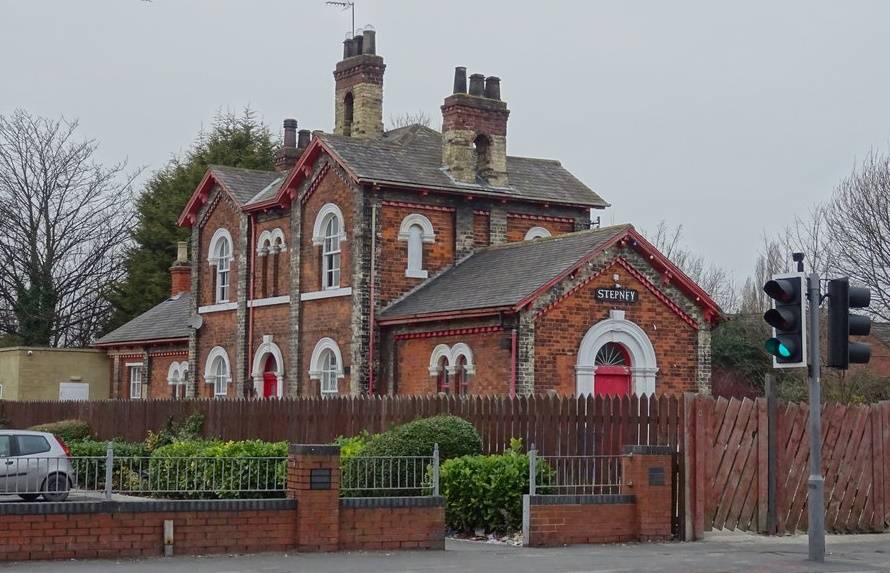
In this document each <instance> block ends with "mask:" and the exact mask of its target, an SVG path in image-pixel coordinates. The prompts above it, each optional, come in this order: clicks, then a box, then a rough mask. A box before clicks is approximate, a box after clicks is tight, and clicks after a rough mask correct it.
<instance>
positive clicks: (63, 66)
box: [0, 0, 890, 280]
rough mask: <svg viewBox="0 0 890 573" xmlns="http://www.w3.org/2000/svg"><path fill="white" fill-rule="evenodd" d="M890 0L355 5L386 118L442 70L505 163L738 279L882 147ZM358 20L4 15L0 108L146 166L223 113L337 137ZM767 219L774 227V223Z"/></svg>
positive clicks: (211, 4) (308, 3)
mask: <svg viewBox="0 0 890 573" xmlns="http://www.w3.org/2000/svg"><path fill="white" fill-rule="evenodd" d="M888 22H890V2H880V1H874V2H864V1H858V2H821V1H820V2H816V1H809V0H808V1H800V2H754V1H747V2H733V3H729V2H716V1H713V0H701V1H696V2H677V1H672V2H661V1H659V2H627V1H623V0H622V1H619V0H614V1H611V2H604V1H603V2H592V1H585V2H581V1H578V2H560V1H555V0H554V1H550V2H540V1H519V0H512V1H506V0H505V1H500V2H496V1H488V0H484V1H483V0H439V1H436V2H432V1H420V0H378V1H373V0H357V6H356V25H357V26H361V25H364V24H372V25H374V26H375V28H376V29H377V36H378V38H377V48H378V53H379V54H381V55H382V56H383V57H384V58H385V61H386V64H387V69H386V76H385V81H384V92H385V96H384V118H385V119H386V120H387V122H388V120H389V118H390V117H394V116H399V115H401V114H403V113H405V112H416V111H418V110H422V111H424V112H426V113H427V115H429V116H430V117H431V118H432V120H433V122H432V123H433V126H434V127H437V128H438V127H439V126H440V125H441V114H440V111H439V105H441V103H442V100H443V98H444V97H445V96H447V95H448V94H449V92H450V88H451V82H452V73H453V68H454V66H458V65H463V66H466V67H467V70H468V73H483V74H486V75H497V76H500V77H501V78H502V96H503V98H504V99H505V100H506V101H507V103H508V105H509V108H510V110H511V114H510V121H509V128H508V140H507V145H508V152H509V153H510V154H511V155H523V156H532V157H546V158H554V159H559V160H560V161H562V163H563V165H564V166H566V167H567V168H568V169H569V170H570V171H572V172H573V173H574V174H575V175H576V176H578V177H579V178H580V179H581V180H582V181H584V182H585V183H586V184H588V185H589V186H590V187H592V188H593V189H595V190H596V191H597V192H598V193H599V194H600V195H602V196H603V197H604V198H605V199H606V200H608V201H609V202H611V203H612V205H613V206H612V207H611V208H609V209H607V210H606V211H605V212H603V213H602V217H603V222H604V223H607V224H608V223H613V222H614V223H623V222H631V223H633V224H634V225H636V226H637V228H642V229H644V230H646V229H654V227H655V226H656V225H657V223H658V221H660V220H662V219H665V220H667V221H668V222H669V223H670V224H672V225H678V224H679V225H683V227H684V229H685V236H686V240H687V243H688V245H689V246H690V247H691V248H692V249H693V250H695V251H696V252H698V253H700V254H702V255H704V256H705V257H706V258H708V259H709V260H713V261H717V262H719V263H721V264H723V265H724V266H726V267H728V268H730V269H731V270H733V272H734V274H735V276H736V278H737V279H739V280H741V279H743V278H744V277H745V276H746V275H747V274H748V273H749V271H750V269H751V267H752V263H753V260H754V258H755V256H756V250H757V247H758V242H759V239H760V237H761V236H762V234H763V233H764V232H776V231H778V230H780V229H781V228H782V227H783V226H784V224H785V222H786V221H785V219H784V218H783V215H782V213H780V212H778V211H776V210H774V209H773V205H775V204H776V203H775V201H776V198H777V197H779V196H781V197H782V201H783V202H787V203H788V204H790V205H793V206H794V207H795V208H797V209H799V210H801V211H805V210H806V209H808V207H809V206H810V205H811V204H813V203H814V202H816V201H820V200H824V199H825V198H827V197H828V196H829V195H830V193H831V190H832V188H833V187H834V185H835V184H836V183H837V182H838V180H839V179H840V178H842V177H843V176H844V175H846V174H848V173H849V172H850V170H851V168H852V166H853V165H854V163H855V162H856V161H857V160H861V159H862V158H863V156H865V155H866V154H867V153H868V152H869V150H871V149H879V150H886V149H887V148H888V142H890V113H888V108H890V106H888V104H890V93H888V92H890V74H888V55H890V33H888ZM350 25H351V24H350V17H349V12H348V11H347V12H343V11H341V10H340V9H338V8H334V7H329V6H325V3H324V1H323V0H280V1H271V0H269V1H251V2H248V1H246V0H243V1H234V0H232V1H222V0H203V1H199V0H153V1H151V2H146V1H141V0H104V1H99V0H95V1H90V0H58V1H53V2H50V1H40V0H28V1H25V0H0V63H2V67H0V70H2V77H0V113H8V112H10V111H11V110H13V109H15V108H17V107H22V108H25V109H27V110H29V111H30V112H33V113H37V114H41V115H48V116H59V115H64V116H65V117H68V118H79V119H80V121H81V134H82V135H83V136H88V137H92V138H96V139H98V140H100V141H101V144H102V159H103V160H108V161H112V160H117V159H123V158H126V159H128V160H129V162H130V165H132V166H145V167H146V168H147V169H148V170H149V171H150V170H154V169H157V168H159V167H161V166H162V165H163V164H164V163H165V162H166V161H167V160H168V159H169V158H170V156H171V154H173V153H179V152H181V151H183V150H184V149H186V148H187V147H188V146H189V144H190V143H191V142H192V141H193V140H194V138H195V136H196V134H197V133H198V131H199V129H200V128H201V126H202V125H207V124H208V123H209V122H210V121H211V120H212V118H213V116H214V114H215V113H216V111H217V110H218V109H220V108H223V109H234V110H238V109H240V108H243V107H244V106H246V105H250V106H251V107H252V108H253V109H254V110H256V111H257V112H258V114H259V115H260V116H261V117H262V118H263V119H264V120H265V121H266V122H267V123H268V124H270V125H271V126H272V128H273V130H274V131H275V132H276V133H279V132H280V126H281V120H282V119H283V118H285V117H295V118H297V119H298V121H299V123H300V127H301V128H308V129H322V130H325V131H330V130H331V129H332V125H333V87H334V83H333V78H332V74H331V72H332V71H333V68H334V64H335V63H336V62H337V60H338V59H340V56H341V54H342V40H343V38H344V35H345V33H346V32H347V31H348V30H349V28H350ZM771 211H772V212H771Z"/></svg>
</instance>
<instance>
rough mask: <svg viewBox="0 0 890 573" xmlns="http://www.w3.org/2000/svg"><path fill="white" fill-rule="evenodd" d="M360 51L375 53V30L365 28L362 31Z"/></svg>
mask: <svg viewBox="0 0 890 573" xmlns="http://www.w3.org/2000/svg"><path fill="white" fill-rule="evenodd" d="M362 53H364V54H376V53H377V32H375V31H374V29H373V28H365V31H364V32H362Z"/></svg>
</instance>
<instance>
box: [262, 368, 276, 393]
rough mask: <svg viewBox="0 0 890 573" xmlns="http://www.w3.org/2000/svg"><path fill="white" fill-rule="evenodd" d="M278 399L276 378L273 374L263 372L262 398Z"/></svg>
mask: <svg viewBox="0 0 890 573" xmlns="http://www.w3.org/2000/svg"><path fill="white" fill-rule="evenodd" d="M277 397H278V377H277V376H275V373H274V372H263V398H277Z"/></svg>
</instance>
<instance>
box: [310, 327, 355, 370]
mask: <svg viewBox="0 0 890 573" xmlns="http://www.w3.org/2000/svg"><path fill="white" fill-rule="evenodd" d="M325 350H330V351H331V352H333V353H334V356H335V357H336V358H337V378H343V377H344V376H346V375H345V374H344V373H343V357H342V356H341V355H340V347H339V346H337V343H336V342H335V341H334V340H333V339H331V338H328V337H325V338H322V339H321V340H319V341H318V342H317V343H316V344H315V348H313V349H312V357H311V358H310V359H309V378H310V379H312V380H320V379H321V374H322V364H321V357H322V355H323V354H324V351H325Z"/></svg>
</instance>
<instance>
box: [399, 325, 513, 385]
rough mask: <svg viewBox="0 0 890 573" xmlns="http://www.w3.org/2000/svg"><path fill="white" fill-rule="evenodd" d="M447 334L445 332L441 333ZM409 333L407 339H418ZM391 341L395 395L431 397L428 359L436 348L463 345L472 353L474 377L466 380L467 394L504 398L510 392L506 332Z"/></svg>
mask: <svg viewBox="0 0 890 573" xmlns="http://www.w3.org/2000/svg"><path fill="white" fill-rule="evenodd" d="M444 332H445V333H447V331H444ZM434 333H435V332H434ZM420 334H421V333H413V334H412V335H409V336H419V335H420ZM435 334H436V335H435V336H423V337H418V338H402V339H396V341H395V352H396V356H395V364H394V370H395V384H396V386H395V387H396V393H398V394H434V393H436V391H437V388H436V377H435V376H431V375H430V372H429V366H430V356H432V353H433V349H434V348H435V347H436V346H438V345H439V344H447V345H448V346H453V345H454V344H457V343H458V342H463V343H464V344H466V345H467V346H469V347H470V350H472V352H473V362H474V363H475V365H476V373H475V374H473V375H472V376H471V377H470V383H469V391H470V393H471V394H506V393H508V392H509V391H510V375H511V367H510V357H511V349H510V331H509V330H498V331H496V332H481V333H472V334H444V335H442V334H443V333H435Z"/></svg>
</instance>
